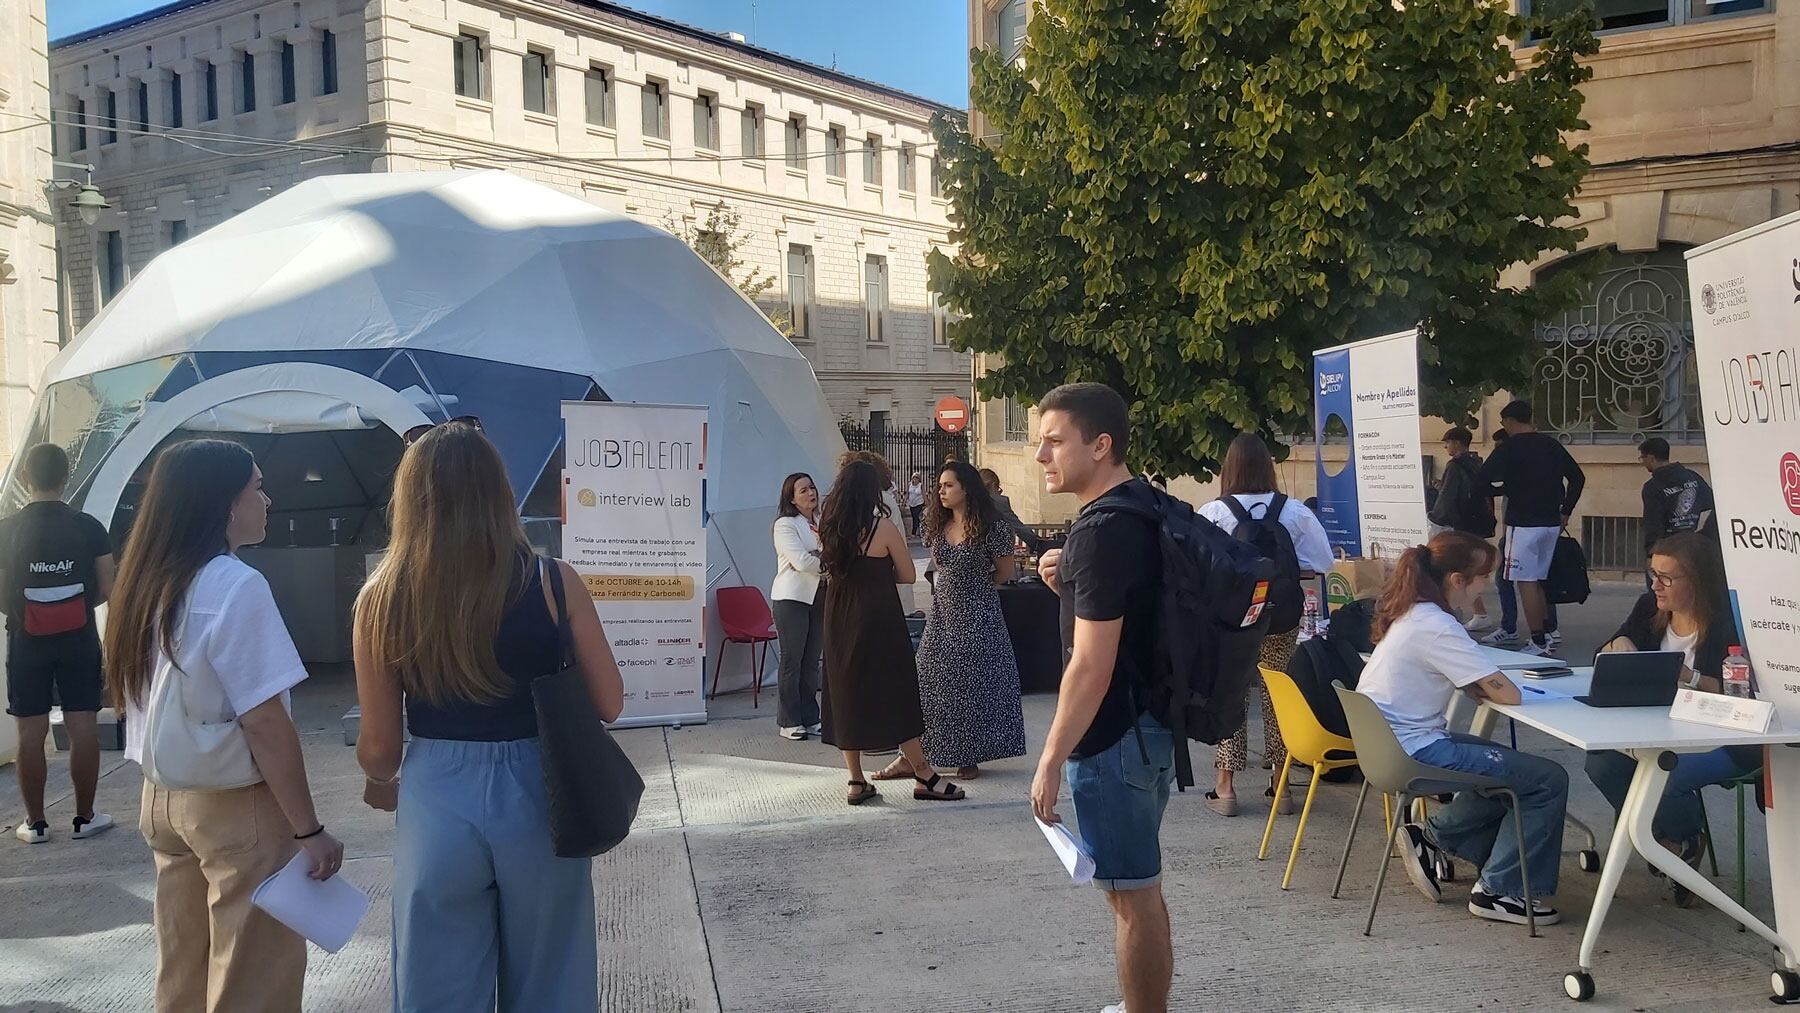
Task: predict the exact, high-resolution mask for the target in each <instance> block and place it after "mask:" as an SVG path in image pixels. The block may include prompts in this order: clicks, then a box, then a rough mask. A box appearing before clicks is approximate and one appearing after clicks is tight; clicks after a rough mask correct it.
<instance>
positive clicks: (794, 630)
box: [769, 472, 825, 741]
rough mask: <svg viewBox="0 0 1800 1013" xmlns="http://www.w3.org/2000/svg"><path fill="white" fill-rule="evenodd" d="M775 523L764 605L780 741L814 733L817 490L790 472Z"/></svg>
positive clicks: (821, 608) (819, 606)
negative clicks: (770, 620) (770, 618)
mask: <svg viewBox="0 0 1800 1013" xmlns="http://www.w3.org/2000/svg"><path fill="white" fill-rule="evenodd" d="M777 509H778V510H779V511H780V514H781V516H779V517H777V518H776V519H775V535H774V537H775V583H774V585H773V586H771V587H770V588H769V600H770V601H771V602H772V603H773V611H774V614H775V633H776V635H777V637H778V638H779V642H780V646H781V667H780V672H779V675H778V677H777V683H776V685H777V693H776V695H777V697H778V703H777V705H776V716H775V723H776V726H777V728H778V729H779V730H780V732H781V737H782V738H785V739H794V740H796V741H800V740H803V739H805V738H806V737H807V736H808V735H817V734H819V661H820V658H821V657H822V656H823V654H824V651H825V596H824V595H821V594H820V593H819V487H818V486H817V485H814V484H813V480H812V476H811V475H808V474H806V473H805V472H795V473H794V474H792V475H789V476H788V477H787V478H786V479H784V480H783V481H782V483H781V499H780V501H779V505H778V507H777Z"/></svg>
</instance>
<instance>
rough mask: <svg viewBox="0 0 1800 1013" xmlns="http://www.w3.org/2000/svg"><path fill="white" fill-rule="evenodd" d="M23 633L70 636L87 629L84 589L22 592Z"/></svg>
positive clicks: (65, 587) (74, 586) (73, 586)
mask: <svg viewBox="0 0 1800 1013" xmlns="http://www.w3.org/2000/svg"><path fill="white" fill-rule="evenodd" d="M24 590H25V632H26V633H28V634H30V635H31V636H34V637H49V636H54V635H56V634H58V633H72V632H74V631H75V630H79V629H81V628H82V627H83V626H86V625H87V621H88V614H87V586H86V585H85V584H64V585H62V586H60V587H28V588H25V589H24Z"/></svg>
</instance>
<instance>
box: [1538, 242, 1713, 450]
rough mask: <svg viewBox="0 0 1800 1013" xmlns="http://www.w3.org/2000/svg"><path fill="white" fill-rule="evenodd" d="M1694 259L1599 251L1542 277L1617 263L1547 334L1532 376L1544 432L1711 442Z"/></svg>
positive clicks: (1677, 252)
mask: <svg viewBox="0 0 1800 1013" xmlns="http://www.w3.org/2000/svg"><path fill="white" fill-rule="evenodd" d="M1684 249H1685V247H1681V246H1675V245H1665V246H1663V247H1661V248H1660V249H1658V250H1656V251H1655V252H1654V253H1620V252H1618V251H1616V250H1612V251H1605V252H1604V253H1603V252H1601V251H1595V252H1593V253H1587V254H1582V255H1581V256H1580V257H1576V258H1571V259H1570V260H1566V261H1563V262H1561V263H1558V264H1556V265H1554V266H1552V267H1550V268H1547V269H1546V270H1545V271H1544V272H1543V273H1542V274H1541V275H1540V279H1543V278H1550V277H1554V276H1555V275H1556V274H1558V273H1560V272H1562V271H1568V270H1572V269H1574V268H1575V267H1576V266H1577V265H1579V264H1581V263H1583V262H1585V260H1586V258H1589V257H1596V256H1605V257H1606V258H1607V259H1606V262H1605V264H1604V266H1603V268H1602V269H1601V271H1600V273H1599V274H1598V275H1596V276H1595V278H1594V283H1593V287H1592V288H1591V289H1590V290H1589V293H1588V296H1587V298H1586V299H1585V300H1584V301H1583V302H1582V303H1581V304H1580V305H1577V306H1575V307H1574V308H1572V309H1570V310H1569V311H1568V312H1567V313H1565V314H1563V315H1562V316H1561V317H1559V318H1557V319H1555V320H1551V321H1547V322H1545V323H1543V324H1540V325H1539V326H1538V329H1537V337H1538V340H1539V341H1541V342H1542V343H1543V346H1544V351H1543V354H1542V355H1541V356H1540V357H1539V359H1538V361H1537V364H1536V365H1535V366H1534V367H1533V369H1532V400H1533V402H1534V403H1535V406H1536V408H1537V417H1538V425H1539V427H1540V428H1542V429H1544V430H1545V431H1547V432H1552V433H1555V434H1557V435H1558V436H1561V437H1563V438H1564V439H1566V440H1568V441H1569V442H1574V443H1636V442H1638V441H1640V440H1642V439H1644V437H1646V436H1662V437H1665V438H1667V439H1669V440H1671V441H1698V440H1700V439H1701V438H1702V436H1703V425H1702V422H1701V416H1700V387H1699V382H1698V380H1697V379H1696V374H1695V372H1694V354H1693V353H1694V321H1693V315H1692V314H1691V313H1690V312H1689V307H1688V280H1687V279H1688V276H1687V262H1686V261H1685V260H1684V259H1683V258H1682V251H1683V250H1684Z"/></svg>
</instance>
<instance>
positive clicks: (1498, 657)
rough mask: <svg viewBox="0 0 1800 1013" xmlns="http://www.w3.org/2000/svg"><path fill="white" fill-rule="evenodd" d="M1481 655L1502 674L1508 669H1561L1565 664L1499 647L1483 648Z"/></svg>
mask: <svg viewBox="0 0 1800 1013" xmlns="http://www.w3.org/2000/svg"><path fill="white" fill-rule="evenodd" d="M1481 653H1482V654H1485V655H1487V659H1488V661H1489V662H1491V663H1492V664H1493V666H1494V667H1495V668H1498V669H1500V670H1501V671H1503V672H1504V671H1506V670H1507V669H1509V668H1561V667H1563V666H1564V665H1566V664H1567V662H1564V661H1558V660H1556V659H1555V658H1540V657H1538V656H1537V655H1535V654H1525V653H1523V652H1521V651H1508V650H1505V649H1504V648H1499V647H1483V648H1482V649H1481Z"/></svg>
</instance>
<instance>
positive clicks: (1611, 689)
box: [1575, 651, 1686, 707]
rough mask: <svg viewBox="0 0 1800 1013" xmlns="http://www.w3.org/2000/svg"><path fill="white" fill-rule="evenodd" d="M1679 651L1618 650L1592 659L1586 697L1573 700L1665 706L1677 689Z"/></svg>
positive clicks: (1682, 658)
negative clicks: (1591, 670)
mask: <svg viewBox="0 0 1800 1013" xmlns="http://www.w3.org/2000/svg"><path fill="white" fill-rule="evenodd" d="M1685 660H1686V656H1685V655H1683V654H1682V653H1681V652H1680V651H1620V652H1618V653H1614V654H1601V655H1597V656H1596V657H1595V658H1594V680H1593V682H1592V683H1591V684H1590V685H1589V686H1588V692H1587V695H1586V696H1578V697H1576V698H1575V699H1577V700H1580V701H1581V702H1582V703H1584V704H1587V705H1588V706H1589V707H1667V706H1669V705H1670V704H1672V703H1674V702H1675V692H1676V690H1678V689H1680V681H1681V666H1682V663H1683V662H1684V661H1685Z"/></svg>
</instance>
